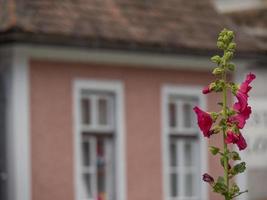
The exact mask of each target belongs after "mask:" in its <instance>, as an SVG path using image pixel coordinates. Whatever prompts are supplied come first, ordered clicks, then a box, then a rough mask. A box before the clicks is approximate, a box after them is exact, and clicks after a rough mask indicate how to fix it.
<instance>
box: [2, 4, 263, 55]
mask: <svg viewBox="0 0 267 200" xmlns="http://www.w3.org/2000/svg"><path fill="white" fill-rule="evenodd" d="M1 1H2V4H0V13H1V14H0V21H1V22H2V23H1V24H0V30H1V32H2V33H4V32H8V31H10V30H12V29H14V28H16V30H19V31H20V35H18V34H15V36H14V35H13V37H14V38H15V37H16V39H17V40H19V39H20V40H23V39H24V40H26V39H27V40H35V41H38V42H49V41H50V42H51V43H59V42H60V41H61V42H62V43H64V44H66V45H69V44H72V43H77V44H83V45H84V46H87V45H88V46H89V45H90V43H97V44H98V45H100V46H101V45H103V46H105V44H108V43H112V45H114V44H115V45H118V46H120V45H121V44H123V45H124V46H127V47H133V48H143V47H151V49H153V48H156V47H159V48H161V49H164V48H166V49H169V51H172V50H173V51H176V50H179V49H181V50H184V49H189V50H190V49H194V50H215V49H216V47H215V41H216V37H217V34H218V32H219V31H220V30H221V29H222V28H223V27H229V28H232V29H234V30H238V29H237V27H236V26H235V25H233V24H232V23H231V22H230V21H228V20H227V19H225V18H224V17H223V16H221V15H220V14H218V13H217V12H216V11H215V9H214V7H213V4H212V3H211V0H13V1H12V2H13V4H15V5H14V6H15V11H13V13H6V12H7V7H8V4H9V3H10V2H11V1H10V0H0V2H1ZM1 5H2V6H1ZM2 11H3V12H2ZM11 15H13V16H16V23H11V17H10V16H11ZM17 32H18V31H17ZM237 33H238V41H237V42H238V43H239V48H240V49H241V50H244V51H258V50H259V49H258V47H257V46H256V45H255V44H254V41H253V39H252V38H249V37H247V36H246V35H244V34H243V33H242V32H237ZM23 34H24V35H23ZM27 34H28V35H29V36H28V37H27ZM22 35H23V36H22ZM6 37H7V36H6ZM7 38H8V37H7ZM34 38H35V39H34ZM51 38H53V40H52V39H51ZM64 38H65V39H64ZM63 40H64V41H63Z"/></svg>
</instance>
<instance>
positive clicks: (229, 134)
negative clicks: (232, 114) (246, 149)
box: [225, 131, 238, 144]
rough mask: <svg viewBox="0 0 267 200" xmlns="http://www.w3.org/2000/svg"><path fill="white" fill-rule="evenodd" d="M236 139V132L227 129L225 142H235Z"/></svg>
mask: <svg viewBox="0 0 267 200" xmlns="http://www.w3.org/2000/svg"><path fill="white" fill-rule="evenodd" d="M237 141H238V135H237V134H235V133H234V132H232V131H228V132H227V136H226V139H225V142H226V143H227V144H231V143H232V144H235V143H237Z"/></svg>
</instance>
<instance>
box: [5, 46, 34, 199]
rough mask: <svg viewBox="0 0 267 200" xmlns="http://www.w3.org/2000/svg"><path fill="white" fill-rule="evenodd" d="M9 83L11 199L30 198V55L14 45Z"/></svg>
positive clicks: (9, 188) (9, 189)
mask: <svg viewBox="0 0 267 200" xmlns="http://www.w3.org/2000/svg"><path fill="white" fill-rule="evenodd" d="M11 52H12V58H11V59H12V61H11V66H10V71H9V73H10V74H8V76H9V80H8V83H7V137H8V138H7V140H8V147H7V148H8V199H9V200H30V199H31V154H30V120H29V119H30V114H29V113H30V111H29V110H30V107H29V69H28V68H29V64H28V55H27V53H26V52H25V51H24V50H23V49H21V48H11Z"/></svg>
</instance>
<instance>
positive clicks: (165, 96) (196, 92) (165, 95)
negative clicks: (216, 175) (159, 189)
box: [161, 85, 209, 200]
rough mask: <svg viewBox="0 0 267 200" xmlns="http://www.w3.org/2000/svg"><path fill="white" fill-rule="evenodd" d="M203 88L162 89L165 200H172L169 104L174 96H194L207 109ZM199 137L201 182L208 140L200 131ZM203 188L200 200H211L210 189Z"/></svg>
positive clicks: (175, 87) (205, 168) (170, 86)
mask: <svg viewBox="0 0 267 200" xmlns="http://www.w3.org/2000/svg"><path fill="white" fill-rule="evenodd" d="M201 91H202V87H199V86H179V85H178V86H177V85H163V86H162V89H161V110H162V139H161V141H162V158H163V162H162V164H163V166H162V169H163V172H162V174H163V193H164V200H170V199H171V197H170V196H169V194H170V181H169V174H170V172H169V163H170V162H169V143H168V141H169V139H168V138H169V137H170V135H169V130H170V129H169V127H168V126H169V122H168V106H167V105H168V102H169V97H170V96H172V95H174V96H175V95H177V96H178V95H179V96H192V97H196V98H198V101H199V104H198V105H199V106H200V107H201V108H202V109H206V99H205V96H204V95H203V94H201ZM198 133H199V134H200V136H199V145H200V161H201V162H200V164H201V166H200V174H199V181H201V178H202V177H201V175H202V174H204V173H206V172H207V168H208V166H207V165H208V157H207V151H208V148H207V147H208V143H207V140H205V138H204V137H203V136H202V134H201V133H200V131H198ZM200 187H201V188H200V189H199V191H197V192H200V200H209V195H208V187H207V184H204V183H202V184H201V186H200Z"/></svg>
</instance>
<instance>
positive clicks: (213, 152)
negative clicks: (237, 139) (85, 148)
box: [209, 146, 220, 155]
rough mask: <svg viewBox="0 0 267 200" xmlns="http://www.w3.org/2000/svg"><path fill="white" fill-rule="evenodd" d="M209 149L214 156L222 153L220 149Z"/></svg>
mask: <svg viewBox="0 0 267 200" xmlns="http://www.w3.org/2000/svg"><path fill="white" fill-rule="evenodd" d="M209 149H210V152H211V153H212V155H216V154H217V153H219V151H220V149H219V148H217V147H213V146H211V147H209Z"/></svg>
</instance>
